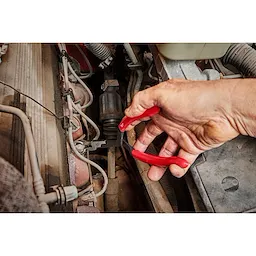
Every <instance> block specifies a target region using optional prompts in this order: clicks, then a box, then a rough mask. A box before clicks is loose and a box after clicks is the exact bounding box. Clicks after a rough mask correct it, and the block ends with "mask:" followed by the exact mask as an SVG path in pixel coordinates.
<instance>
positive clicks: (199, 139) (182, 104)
mask: <svg viewBox="0 0 256 256" xmlns="http://www.w3.org/2000/svg"><path fill="white" fill-rule="evenodd" d="M234 87H235V83H232V82H230V81H228V83H227V80H226V81H224V80H222V81H220V80H219V81H188V80H169V81H166V82H163V83H160V84H159V85H157V86H154V87H151V88H149V89H146V90H144V91H140V92H139V93H137V94H136V95H135V96H134V99H133V101H132V104H131V106H130V107H128V108H127V109H126V111H125V114H126V116H129V117H134V116H138V115H140V114H142V113H143V112H144V111H145V110H146V109H148V108H151V107H152V106H154V105H157V106H159V107H160V108H161V112H160V113H159V114H157V115H155V116H153V117H152V120H151V121H150V122H149V123H148V124H147V125H146V127H145V129H144V131H143V132H142V134H141V135H140V136H139V137H138V139H137V141H136V143H135V145H134V148H135V149H137V150H140V151H142V152H144V151H145V150H146V149H147V147H148V145H149V144H150V143H151V142H152V141H153V140H154V139H155V137H156V136H158V135H160V134H161V133H162V132H166V133H167V134H168V138H167V140H166V141H165V143H164V145H163V147H162V149H161V150H160V152H159V155H160V156H165V157H169V156H172V155H176V154H177V156H179V157H181V158H184V159H186V160H187V161H188V162H189V163H190V165H191V164H192V163H193V162H194V161H195V160H196V158H197V157H198V155H199V154H200V153H202V152H204V151H206V150H209V149H211V148H215V147H218V146H220V145H222V144H223V143H224V142H226V141H228V140H231V139H233V138H235V137H236V136H238V134H239V133H240V131H239V129H238V127H237V123H236V122H235V121H234V118H233V115H234V113H233V109H232V108H231V106H232V92H233V91H234ZM139 122H140V121H135V122H134V123H133V124H132V125H130V126H129V127H128V128H127V130H130V129H131V128H132V127H133V126H135V125H137V124H138V123H139ZM190 165H189V166H188V167H187V168H186V169H182V168H180V167H179V166H177V165H173V164H172V165H170V166H169V168H170V171H171V173H172V174H173V175H174V176H176V177H182V176H183V175H184V174H185V173H186V171H187V170H188V169H189V167H190ZM165 170H166V167H157V166H151V168H150V170H149V172H148V176H149V178H150V179H151V180H155V181H157V180H159V179H160V178H161V177H162V176H163V174H164V172H165Z"/></svg>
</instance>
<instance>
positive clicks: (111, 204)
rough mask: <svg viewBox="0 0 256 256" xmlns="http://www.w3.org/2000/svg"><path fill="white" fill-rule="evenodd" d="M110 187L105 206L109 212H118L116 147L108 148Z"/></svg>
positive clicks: (107, 191)
mask: <svg viewBox="0 0 256 256" xmlns="http://www.w3.org/2000/svg"><path fill="white" fill-rule="evenodd" d="M108 179H109V183H108V188H107V190H106V193H105V208H106V211H108V212H117V211H118V210H119V207H118V179H117V178H116V149H115V147H110V148H109V150H108Z"/></svg>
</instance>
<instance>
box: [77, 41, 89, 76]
mask: <svg viewBox="0 0 256 256" xmlns="http://www.w3.org/2000/svg"><path fill="white" fill-rule="evenodd" d="M75 46H76V48H77V49H78V51H79V52H80V53H81V55H82V56H83V58H84V60H85V62H86V64H87V66H88V68H89V73H88V74H84V73H81V75H80V78H81V79H86V78H89V77H91V76H92V74H93V72H92V65H91V63H90V61H89V59H88V58H87V56H86V55H85V53H84V51H83V50H82V49H81V47H80V46H79V45H78V44H76V45H75Z"/></svg>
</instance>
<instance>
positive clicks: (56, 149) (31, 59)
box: [0, 44, 68, 190]
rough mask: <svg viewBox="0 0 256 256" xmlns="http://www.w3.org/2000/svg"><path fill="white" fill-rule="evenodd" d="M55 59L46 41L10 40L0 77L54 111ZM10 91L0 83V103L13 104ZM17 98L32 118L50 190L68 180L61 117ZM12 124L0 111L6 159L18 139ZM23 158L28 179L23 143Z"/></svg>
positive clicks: (0, 148)
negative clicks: (20, 42) (37, 42)
mask: <svg viewBox="0 0 256 256" xmlns="http://www.w3.org/2000/svg"><path fill="white" fill-rule="evenodd" d="M56 63H57V61H56V58H55V55H54V52H53V48H52V46H50V45H49V44H45V45H42V44H10V45H9V49H8V53H7V54H6V55H5V56H3V62H2V63H1V64H0V80H2V81H4V82H6V83H9V84H10V85H12V86H14V87H15V88H16V89H18V90H20V91H22V92H24V93H26V94H28V95H30V96H31V97H32V98H34V99H36V100H37V101H39V102H40V103H42V104H43V105H45V106H47V108H49V109H51V110H52V111H53V112H55V99H56V97H55V96H56V95H55V94H56V87H57V80H56V78H57V70H56V68H57V66H56ZM13 95H14V92H13V90H11V89H9V88H7V87H5V86H3V85H0V103H1V104H7V105H10V104H12V101H13ZM20 101H21V102H22V104H24V105H25V109H26V114H27V115H28V117H29V118H30V120H31V124H32V130H33V134H34V138H35V144H36V150H37V154H38V160H39V164H40V169H41V173H42V177H43V179H44V181H45V184H46V189H47V190H49V187H50V186H51V185H54V184H60V183H62V184H64V185H65V184H67V182H68V176H67V170H66V169H65V168H66V162H67V160H66V159H65V144H64V142H63V140H64V135H63V130H62V129H61V127H60V121H59V120H56V118H55V117H53V116H51V115H50V114H48V112H47V111H45V110H44V109H43V108H41V107H40V106H39V105H37V104H36V103H34V102H33V101H31V100H30V99H27V98H25V97H24V96H21V97H20ZM12 124H13V117H12V116H11V115H8V114H4V113H0V140H1V142H2V143H0V154H1V156H3V157H4V158H5V159H7V160H9V159H10V150H11V147H13V146H12V143H17V140H16V141H14V142H13V140H11V133H12ZM20 136H22V134H20ZM18 137H19V136H18ZM21 154H22V153H21ZM16 160H17V158H16ZM14 161H15V159H14ZM24 162H25V166H24V172H25V174H27V175H28V179H29V180H30V181H31V174H30V167H29V162H28V156H27V152H26V146H25V156H24Z"/></svg>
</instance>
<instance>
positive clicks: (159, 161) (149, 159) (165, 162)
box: [118, 106, 189, 168]
mask: <svg viewBox="0 0 256 256" xmlns="http://www.w3.org/2000/svg"><path fill="white" fill-rule="evenodd" d="M159 111H160V108H159V107H157V106H154V107H152V108H149V109H147V110H146V111H145V112H144V113H142V114H141V115H139V116H136V117H127V116H125V117H124V118H123V119H122V121H121V123H120V124H119V126H118V127H119V130H120V131H121V132H124V131H125V129H126V128H127V127H128V126H129V125H130V124H132V123H133V122H134V121H136V120H139V119H141V118H144V117H151V116H153V115H155V114H157V113H159ZM123 142H124V143H125V144H128V143H127V142H125V141H123ZM126 146H128V148H129V150H130V151H131V153H132V156H133V157H134V158H136V159H138V160H140V161H142V162H145V163H148V164H151V165H155V166H169V165H171V164H176V165H178V166H180V167H181V168H186V167H188V166H189V163H188V162H187V161H186V160H185V159H183V158H181V157H177V156H171V157H162V156H155V155H151V154H147V153H144V152H141V151H139V150H136V149H133V148H132V147H131V146H130V145H129V144H128V145H126Z"/></svg>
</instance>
